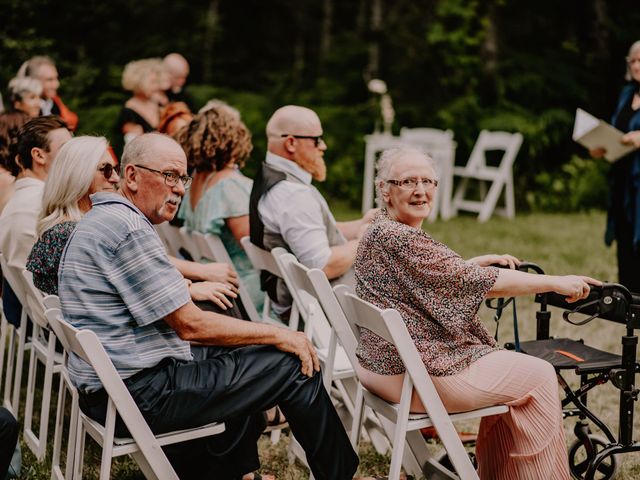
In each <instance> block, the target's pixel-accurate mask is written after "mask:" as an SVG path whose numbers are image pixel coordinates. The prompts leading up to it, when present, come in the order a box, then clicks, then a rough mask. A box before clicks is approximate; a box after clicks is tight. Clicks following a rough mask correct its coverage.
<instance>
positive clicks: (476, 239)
mask: <svg viewBox="0 0 640 480" xmlns="http://www.w3.org/2000/svg"><path fill="white" fill-rule="evenodd" d="M356 215H357V214H356V213H355V212H353V211H349V210H347V209H344V208H338V209H337V217H338V218H339V219H341V220H347V219H350V218H354V217H355V216H356ZM604 222H605V218H604V214H603V213H601V212H594V213H584V214H531V215H519V216H518V217H517V218H516V219H515V220H513V221H508V220H503V219H499V218H494V219H492V220H491V221H489V222H487V223H486V224H482V225H481V224H478V223H477V222H476V220H475V218H474V217H460V218H455V219H452V220H450V221H448V222H436V223H433V224H426V225H425V230H427V231H428V232H429V233H430V234H431V235H432V236H433V237H434V238H436V239H438V240H440V241H442V242H444V243H446V244H447V245H449V246H450V247H452V248H453V249H454V250H456V251H457V252H458V253H460V254H461V255H462V256H464V257H471V256H474V255H478V254H482V253H510V254H513V255H515V256H517V257H519V258H521V259H526V260H528V261H532V262H535V263H538V264H539V265H540V266H541V267H542V268H543V269H545V271H546V272H547V273H550V274H558V275H562V274H570V273H579V274H584V275H590V276H592V277H595V278H599V279H602V280H610V281H615V280H616V278H617V272H616V261H615V250H614V249H610V248H607V247H606V246H605V245H604V243H603V240H602V238H603V232H604ZM535 309H536V305H535V304H534V303H533V302H532V299H529V298H523V299H521V300H519V301H518V317H519V322H520V323H519V325H520V336H521V339H523V340H525V339H531V338H534V335H535V314H534V312H535ZM480 314H481V318H482V319H483V321H484V322H485V324H486V326H487V328H489V330H490V331H491V332H492V333H493V331H494V329H495V324H494V321H493V312H492V311H490V310H488V309H486V308H485V307H482V309H481V312H480ZM551 331H552V334H553V335H555V336H567V337H572V338H583V339H585V341H586V342H587V343H588V344H591V345H593V346H596V347H598V348H602V349H604V350H608V351H612V352H617V353H619V352H620V351H621V348H620V337H621V335H623V333H624V331H623V329H622V328H621V326H620V325H617V324H614V323H611V322H607V321H602V320H595V321H593V322H591V323H589V324H588V325H586V326H583V327H574V326H572V325H569V324H567V323H564V322H563V321H562V318H561V315H560V312H558V311H555V312H554V313H553V315H552V326H551ZM512 339H513V327H512V322H511V311H510V310H507V311H506V312H505V314H504V315H503V320H502V324H501V326H500V341H501V342H507V341H511V340H512ZM572 377H575V375H573V374H572V373H570V374H567V375H566V378H568V379H572ZM56 388H57V387H56ZM618 395H619V391H618V390H616V389H615V388H613V387H611V385H610V384H607V385H604V386H600V387H598V388H596V389H595V390H594V391H593V392H592V393H591V394H590V396H589V404H590V406H591V407H593V409H594V411H595V412H596V414H597V415H599V416H600V417H601V418H602V419H603V420H604V421H605V423H606V424H607V425H609V426H610V428H612V430H613V431H614V432H617V423H618V418H617V417H618ZM638 424H639V422H638V421H637V420H636V422H635V427H636V428H635V431H636V432H640V429H638V428H637V427H638V426H639V425H638ZM573 425H574V420H572V419H567V420H566V421H565V426H566V431H567V441H568V443H571V442H573V439H574V435H573ZM463 428H464V429H468V428H470V429H473V428H476V426H475V425H474V424H470V425H464V426H463ZM286 441H287V439H286V437H285V438H283V440H281V442H280V443H279V444H278V445H275V446H273V445H271V444H270V442H269V441H268V439H267V438H264V440H262V441H261V443H260V449H261V454H262V458H263V470H262V472H263V473H274V474H275V475H276V477H277V478H278V479H292V480H293V479H306V478H308V474H307V473H306V471H305V470H304V469H303V468H301V467H299V466H297V465H293V466H290V465H288V463H287V461H286ZM90 450H91V451H90V452H88V454H87V459H86V460H87V461H86V463H85V465H87V466H89V465H90V464H92V463H98V462H99V456H98V455H97V452H95V450H96V449H95V448H91V449H90ZM360 453H361V470H362V472H363V473H366V474H374V473H376V474H384V473H385V471H386V468H388V457H385V456H381V455H378V454H376V453H375V451H373V450H372V449H371V447H370V446H368V445H363V447H362V449H361V452H360ZM618 462H619V465H620V468H619V470H618V472H619V473H618V476H617V477H616V478H619V479H625V480H627V479H628V480H630V479H634V478H640V455H639V454H625V455H621V456H619V457H618ZM85 473H86V475H85V478H97V472H96V471H95V470H94V469H91V468H87V467H85ZM49 475H50V471H49V465H47V464H43V465H37V464H36V463H35V461H34V459H33V457H32V456H31V455H30V453H29V452H27V451H26V448H25V446H24V445H23V475H22V476H21V477H20V478H23V479H27V478H29V479H38V480H40V479H41V480H45V479H48V478H49ZM112 477H113V478H119V479H120V478H142V476H141V475H140V474H139V473H138V472H137V469H136V467H135V464H133V462H132V461H130V460H117V461H115V462H114V467H113V474H112Z"/></svg>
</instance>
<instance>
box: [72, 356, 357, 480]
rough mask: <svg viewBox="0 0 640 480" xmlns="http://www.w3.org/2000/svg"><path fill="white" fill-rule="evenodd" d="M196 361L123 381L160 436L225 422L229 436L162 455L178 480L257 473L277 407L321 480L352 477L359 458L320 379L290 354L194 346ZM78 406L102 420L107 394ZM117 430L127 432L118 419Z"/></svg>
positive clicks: (167, 364)
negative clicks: (261, 439)
mask: <svg viewBox="0 0 640 480" xmlns="http://www.w3.org/2000/svg"><path fill="white" fill-rule="evenodd" d="M192 350H193V354H194V357H195V359H194V360H193V361H189V362H184V361H178V360H175V359H165V360H164V361H162V362H161V363H160V364H159V365H157V366H156V367H154V368H150V369H146V370H144V371H142V372H139V373H137V374H136V375H134V376H133V377H131V378H129V379H127V380H125V384H126V385H127V388H128V389H129V391H130V392H131V395H132V396H133V398H134V400H135V401H136V403H137V404H138V406H139V407H140V410H141V411H142V414H143V415H144V417H145V419H146V420H147V422H148V423H149V425H150V427H151V429H152V430H153V431H154V432H155V433H162V432H167V431H171V430H177V429H183V428H188V427H195V426H198V425H202V424H203V423H208V422H214V421H220V422H225V424H226V431H225V433H223V434H221V435H217V436H212V437H208V438H206V439H202V440H194V441H190V442H185V443H183V444H179V445H175V446H172V447H167V448H166V449H165V451H166V453H167V456H168V457H169V460H170V461H171V462H172V464H173V465H174V467H175V469H176V471H177V473H178V475H179V476H180V478H181V479H187V478H189V479H190V478H194V479H195V478H208V479H214V478H215V479H235V478H238V477H240V476H241V475H242V474H245V473H248V472H251V471H253V470H256V469H257V468H258V467H259V459H258V452H257V445H256V441H257V438H258V436H259V435H260V433H261V432H262V430H263V429H264V418H263V416H262V412H263V411H265V410H267V409H269V408H271V407H273V406H274V405H279V406H280V408H281V409H282V411H283V413H284V415H285V416H286V418H287V420H288V422H289V425H290V427H291V430H292V432H293V434H294V435H295V437H296V438H297V440H298V441H299V442H300V444H301V445H302V448H303V449H304V451H305V453H306V455H307V460H308V462H309V465H310V467H311V470H312V471H313V474H314V476H315V478H316V479H317V480H347V479H351V478H352V476H353V474H354V473H355V471H356V468H357V466H358V457H357V455H356V454H355V452H354V451H353V449H352V448H351V444H350V443H349V439H348V437H347V434H346V432H345V431H344V428H343V426H342V423H341V422H340V418H339V417H338V414H337V413H336V411H335V408H334V407H333V404H332V403H331V399H330V398H329V395H328V394H327V392H326V390H325V389H324V386H323V384H322V376H321V374H320V373H316V374H315V375H314V376H313V377H312V378H308V377H306V376H304V375H303V374H302V373H301V372H300V361H299V360H298V359H297V358H296V357H294V356H293V355H290V354H287V353H283V352H280V351H279V350H277V349H275V348H273V347H269V346H251V347H243V348H234V349H231V348H224V347H194V348H193V349H192ZM80 399H81V401H80V406H81V408H82V409H83V411H84V412H85V413H86V414H87V415H89V416H90V417H92V418H94V419H96V420H98V421H101V422H104V418H105V412H106V394H105V393H104V391H102V390H100V391H98V392H96V393H92V394H88V395H81V397H80ZM116 432H119V434H120V435H122V434H125V433H126V428H125V427H124V425H123V424H122V422H121V421H118V422H117V424H116Z"/></svg>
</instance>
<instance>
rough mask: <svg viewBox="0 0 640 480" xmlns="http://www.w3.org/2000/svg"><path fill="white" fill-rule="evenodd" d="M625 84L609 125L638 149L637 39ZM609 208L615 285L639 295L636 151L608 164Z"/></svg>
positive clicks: (639, 153)
mask: <svg viewBox="0 0 640 480" xmlns="http://www.w3.org/2000/svg"><path fill="white" fill-rule="evenodd" d="M626 61H627V73H626V75H625V80H626V81H627V83H626V84H625V86H624V87H622V91H621V92H620V96H619V98H618V104H617V105H616V109H615V112H614V113H613V117H612V118H611V125H613V126H614V127H616V128H617V129H618V130H620V131H621V132H624V136H623V137H622V143H624V144H627V145H635V146H636V148H637V147H640V40H639V41H637V42H635V43H633V44H632V45H631V48H629V54H628V55H627V58H626ZM589 153H590V154H591V156H592V157H594V158H602V157H603V156H604V155H605V153H606V150H605V149H604V148H594V149H592V150H590V151H589ZM608 205H609V208H608V212H607V229H606V233H605V242H606V243H607V245H611V244H612V243H613V241H614V240H615V241H616V243H617V256H618V278H619V282H620V283H621V284H623V285H624V286H625V287H627V288H628V289H629V290H631V291H632V292H636V293H640V150H635V151H633V152H631V153H629V154H628V155H626V156H625V157H622V158H621V159H619V160H617V161H616V162H615V163H613V164H612V165H611V169H610V171H609V202H608Z"/></svg>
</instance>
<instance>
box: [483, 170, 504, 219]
mask: <svg viewBox="0 0 640 480" xmlns="http://www.w3.org/2000/svg"><path fill="white" fill-rule="evenodd" d="M503 188H504V183H503V182H501V181H499V180H496V181H495V182H493V184H492V185H491V188H490V189H489V193H488V194H487V196H486V197H485V199H484V204H483V205H482V209H481V210H480V215H478V221H479V222H486V221H487V220H489V218H490V217H491V214H492V213H493V211H494V210H495V208H496V205H497V204H498V198H499V197H500V193H501V192H502V189H503Z"/></svg>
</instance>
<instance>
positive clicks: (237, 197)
mask: <svg viewBox="0 0 640 480" xmlns="http://www.w3.org/2000/svg"><path fill="white" fill-rule="evenodd" d="M176 140H177V141H178V143H180V145H182V148H183V149H184V151H185V153H186V155H187V162H188V164H189V170H190V171H191V174H192V176H193V183H192V184H191V188H190V189H189V190H187V193H186V195H185V196H184V198H183V199H182V205H181V207H180V212H179V213H178V216H179V218H181V219H182V220H184V224H185V226H186V227H187V229H189V230H196V231H198V232H202V233H212V234H215V235H218V236H219V237H220V239H221V240H222V242H223V243H224V246H225V247H226V249H227V252H229V256H230V257H231V259H232V260H233V264H234V266H235V268H236V270H237V271H238V275H239V276H240V279H241V280H242V282H243V283H244V285H245V286H246V288H247V290H248V291H249V293H250V294H251V299H252V300H253V302H254V304H255V305H256V308H257V309H258V311H261V309H262V304H263V301H264V298H263V294H262V292H261V290H260V279H259V274H258V272H257V271H255V270H254V269H253V268H252V267H251V262H250V261H249V259H248V258H247V255H246V254H245V252H244V250H243V249H242V245H241V244H240V239H241V238H242V237H244V236H246V235H249V195H250V193H251V187H252V185H253V182H252V180H250V179H249V178H247V177H245V176H244V175H243V174H242V173H241V172H240V168H241V167H242V166H243V165H244V162H245V160H246V159H247V158H248V157H249V154H250V153H251V149H252V148H253V145H252V144H251V133H250V132H249V130H248V129H247V127H246V125H245V124H244V123H243V122H242V120H240V116H239V115H238V113H237V110H235V109H233V108H231V107H229V106H225V105H218V106H216V107H214V108H211V109H210V110H207V111H206V112H203V113H199V114H198V115H196V116H195V117H194V119H193V121H192V122H191V123H190V124H189V125H188V126H185V127H183V128H182V129H181V130H180V131H179V132H178V133H177V134H176Z"/></svg>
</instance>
